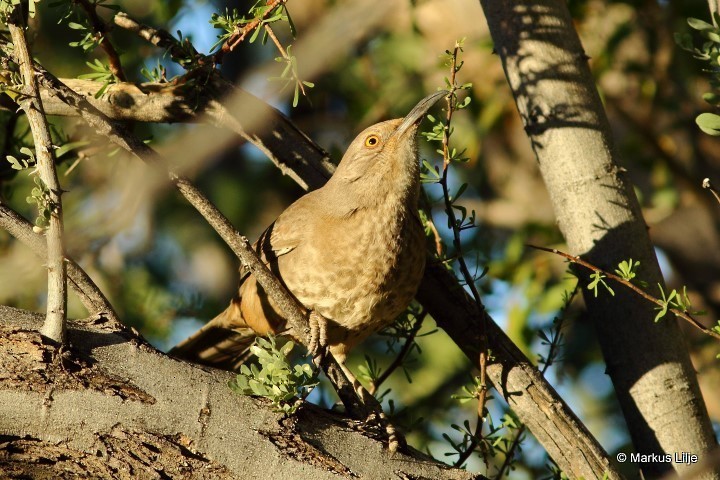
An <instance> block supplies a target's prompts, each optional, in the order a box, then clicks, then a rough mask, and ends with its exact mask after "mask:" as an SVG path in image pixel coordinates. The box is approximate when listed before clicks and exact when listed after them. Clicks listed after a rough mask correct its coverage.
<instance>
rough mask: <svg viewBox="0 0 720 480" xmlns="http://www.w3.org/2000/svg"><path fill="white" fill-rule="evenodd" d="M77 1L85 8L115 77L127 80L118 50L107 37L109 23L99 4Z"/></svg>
mask: <svg viewBox="0 0 720 480" xmlns="http://www.w3.org/2000/svg"><path fill="white" fill-rule="evenodd" d="M75 1H76V2H77V3H78V4H79V5H80V6H81V7H82V9H83V10H85V13H86V14H87V16H88V19H89V20H90V24H91V26H92V29H93V32H94V33H95V37H96V39H97V41H98V43H99V44H100V47H101V48H102V49H103V50H104V51H105V54H106V55H107V57H108V62H109V66H110V71H112V73H113V75H115V77H116V78H117V79H118V80H120V81H121V82H124V81H126V78H125V73H124V72H123V69H122V63H121V62H120V55H118V53H117V50H115V47H113V44H112V43H111V42H110V40H109V39H108V37H107V33H108V27H107V24H106V23H105V21H103V19H102V18H100V16H99V15H98V14H97V7H98V4H97V3H96V2H91V1H89V0H75Z"/></svg>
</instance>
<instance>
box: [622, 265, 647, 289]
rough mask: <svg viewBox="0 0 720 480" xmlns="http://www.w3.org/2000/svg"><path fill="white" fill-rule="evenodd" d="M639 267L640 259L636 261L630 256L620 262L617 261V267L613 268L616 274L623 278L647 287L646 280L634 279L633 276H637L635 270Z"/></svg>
mask: <svg viewBox="0 0 720 480" xmlns="http://www.w3.org/2000/svg"><path fill="white" fill-rule="evenodd" d="M639 267H640V261H637V262H636V261H634V260H633V259H632V258H630V259H629V260H623V261H622V262H620V263H618V268H616V269H615V273H617V274H618V276H619V277H620V278H622V279H623V280H627V281H628V282H634V283H637V284H638V285H640V286H641V287H643V288H644V287H647V282H644V281H642V280H636V279H635V277H637V270H638V268H639Z"/></svg>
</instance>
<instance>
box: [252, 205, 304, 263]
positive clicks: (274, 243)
mask: <svg viewBox="0 0 720 480" xmlns="http://www.w3.org/2000/svg"><path fill="white" fill-rule="evenodd" d="M316 192H317V191H315V192H310V193H308V194H307V195H305V196H303V197H301V198H300V199H298V200H297V201H296V202H295V203H293V204H292V205H290V206H289V207H288V208H287V209H286V210H285V211H284V212H283V213H282V214H281V215H280V216H279V217H278V218H277V220H275V221H274V222H273V223H272V225H270V226H269V227H268V228H267V229H266V230H265V231H264V232H263V234H262V235H260V238H259V239H258V241H257V242H255V251H256V252H257V253H258V255H260V257H261V258H262V259H263V261H264V262H265V263H266V264H271V265H272V264H273V263H274V262H276V261H277V258H278V257H281V256H283V255H287V254H289V253H290V252H292V251H293V250H295V249H296V248H297V247H298V246H299V245H301V244H302V243H303V241H304V240H305V238H306V233H307V232H308V230H309V228H310V222H311V220H312V216H311V212H312V204H313V203H314V202H315V201H316V200H317V199H316V197H317V195H316Z"/></svg>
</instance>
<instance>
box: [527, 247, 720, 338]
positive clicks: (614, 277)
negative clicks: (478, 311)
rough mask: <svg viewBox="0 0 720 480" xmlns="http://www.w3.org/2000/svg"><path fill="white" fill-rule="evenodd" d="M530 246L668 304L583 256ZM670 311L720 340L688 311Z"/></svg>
mask: <svg viewBox="0 0 720 480" xmlns="http://www.w3.org/2000/svg"><path fill="white" fill-rule="evenodd" d="M528 247H531V248H534V249H536V250H542V251H544V252H549V253H554V254H555V255H559V256H561V257H563V258H565V259H566V260H568V261H570V262H571V263H575V264H577V265H580V266H582V267H585V268H587V269H588V270H592V271H593V272H595V273H600V274H602V275H604V276H605V277H607V278H609V279H611V280H615V281H616V282H618V283H619V284H621V285H624V286H625V287H627V288H629V289H630V290H632V291H633V292H635V293H637V294H638V295H640V296H641V297H642V298H644V299H645V300H647V301H649V302H651V303H654V304H655V305H658V306H659V307H663V308H664V307H665V306H666V304H665V303H664V302H663V301H662V300H660V299H659V298H657V297H653V296H652V295H650V294H649V293H646V292H645V291H644V290H642V289H641V288H640V287H638V286H637V285H635V284H633V283H631V282H629V281H628V280H625V279H624V278H622V277H620V276H618V275H615V274H614V273H610V272H608V271H605V270H603V269H602V268H599V267H596V266H595V265H593V264H592V263H589V262H586V261H585V260H583V259H582V258H580V257H578V256H575V255H570V254H569V253H565V252H562V251H560V250H558V249H556V248H546V247H539V246H537V245H528ZM668 311H669V312H672V313H674V314H675V316H676V317H679V318H682V319H683V320H685V321H687V322H688V323H690V324H691V325H692V326H694V327H696V328H697V329H699V330H700V331H702V332H703V333H705V334H706V335H710V336H711V337H713V338H716V339H718V340H720V333H716V332H714V331H713V330H711V329H709V328H707V327H706V326H705V325H703V324H702V323H700V322H699V321H697V320H696V319H694V318H693V317H692V316H691V315H690V314H689V313H688V312H686V311H683V310H680V309H678V308H674V307H673V308H668Z"/></svg>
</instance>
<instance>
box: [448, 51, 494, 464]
mask: <svg viewBox="0 0 720 480" xmlns="http://www.w3.org/2000/svg"><path fill="white" fill-rule="evenodd" d="M459 52H460V44H459V43H455V48H454V49H453V53H452V56H451V62H450V86H451V87H450V88H451V89H450V94H449V95H448V96H447V104H448V107H447V113H446V115H445V129H444V131H443V138H442V147H443V171H442V177H441V179H440V185H442V189H443V198H444V200H445V213H446V214H447V216H448V217H449V219H450V224H451V225H452V231H453V245H454V247H455V251H456V252H457V258H458V264H459V265H460V272H461V273H462V275H463V278H464V279H465V283H466V284H467V286H468V287H469V288H470V291H471V293H472V296H473V299H474V300H475V303H476V304H477V305H478V307H480V308H482V300H481V299H480V293H479V292H478V290H477V287H476V286H475V279H474V278H473V276H472V275H471V274H470V269H469V268H468V266H467V262H465V257H464V255H463V251H462V243H461V239H460V228H459V227H458V225H457V217H456V216H455V210H454V208H453V205H452V200H451V199H450V190H449V188H448V170H449V169H448V167H449V165H450V161H451V155H450V132H451V130H450V127H451V124H452V116H453V112H454V110H455V102H456V101H457V100H456V99H457V97H456V94H455V92H456V91H457V85H456V82H455V74H456V73H457V71H458V68H457V57H458V53H459ZM484 322H485V317H483V323H484ZM486 331H487V329H486V328H485V325H483V328H482V332H481V334H480V343H481V346H480V358H479V364H480V391H479V392H478V406H477V424H476V427H475V433H474V434H473V436H472V440H471V442H470V445H469V447H468V448H467V449H466V450H465V451H464V452H462V453H461V454H460V457H459V458H458V460H457V461H456V462H455V465H456V466H460V465H462V464H463V463H465V461H466V460H467V459H468V458H470V455H472V453H473V451H474V450H475V449H476V448H477V446H478V445H479V444H480V442H481V441H482V425H483V422H484V418H485V404H486V402H487V351H488V341H487V334H486Z"/></svg>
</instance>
